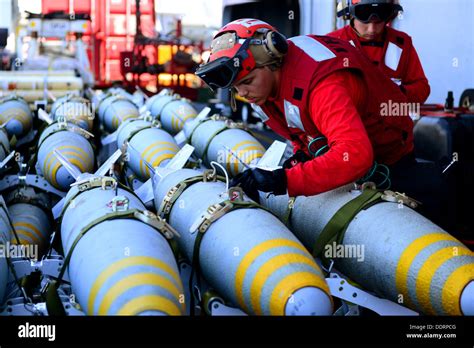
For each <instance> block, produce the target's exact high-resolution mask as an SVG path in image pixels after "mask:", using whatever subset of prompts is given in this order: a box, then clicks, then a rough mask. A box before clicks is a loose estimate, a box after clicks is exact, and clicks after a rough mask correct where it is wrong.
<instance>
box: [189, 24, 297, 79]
mask: <svg viewBox="0 0 474 348" xmlns="http://www.w3.org/2000/svg"><path fill="white" fill-rule="evenodd" d="M287 50H288V43H287V41H286V38H285V37H284V36H283V35H282V34H280V33H279V32H278V31H277V30H276V29H275V28H274V27H273V26H271V25H270V24H268V23H265V22H263V21H261V20H259V19H251V18H244V19H238V20H235V21H233V22H230V23H228V24H227V25H225V26H224V27H222V28H221V29H220V30H219V32H218V33H217V34H216V35H215V36H214V39H213V40H212V44H211V55H210V57H209V60H208V61H207V62H206V63H205V64H202V65H201V66H200V67H199V68H198V70H197V71H196V75H197V76H199V77H200V78H201V79H202V80H203V81H204V82H206V83H207V84H208V85H209V86H210V87H211V88H228V87H230V86H231V85H232V84H233V83H234V82H235V81H238V80H240V79H242V78H244V77H245V76H246V75H247V74H249V73H250V71H252V70H253V69H254V68H256V67H262V66H265V65H269V64H273V63H276V62H279V61H281V59H282V57H283V56H284V55H285V53H286V52H287Z"/></svg>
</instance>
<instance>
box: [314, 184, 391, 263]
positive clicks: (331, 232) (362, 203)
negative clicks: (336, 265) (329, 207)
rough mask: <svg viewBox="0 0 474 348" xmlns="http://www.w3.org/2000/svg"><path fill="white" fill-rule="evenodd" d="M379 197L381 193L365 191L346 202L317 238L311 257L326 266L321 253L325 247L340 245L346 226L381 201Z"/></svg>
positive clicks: (370, 190)
mask: <svg viewBox="0 0 474 348" xmlns="http://www.w3.org/2000/svg"><path fill="white" fill-rule="evenodd" d="M381 197H382V192H380V191H376V190H372V189H365V190H364V191H363V192H362V193H361V194H360V195H359V196H357V197H356V198H354V199H353V200H351V201H349V202H347V203H346V204H345V205H344V206H343V207H342V208H340V209H339V210H338V211H337V212H336V213H335V214H334V216H333V217H332V218H331V220H329V222H328V223H327V225H326V226H325V227H324V229H323V230H322V231H321V233H320V235H319V236H318V239H317V240H316V243H315V245H314V248H313V256H314V257H321V259H322V260H323V263H325V264H327V260H326V259H325V257H324V253H323V250H324V248H325V246H326V245H327V244H330V243H332V242H333V241H336V242H337V243H341V242H342V240H343V238H344V233H345V231H346V229H347V226H349V224H350V223H351V221H352V220H353V219H354V217H355V216H356V215H357V214H358V213H359V212H360V211H361V210H363V209H367V208H369V207H370V206H372V205H374V204H376V203H379V202H380V201H382V198H381Z"/></svg>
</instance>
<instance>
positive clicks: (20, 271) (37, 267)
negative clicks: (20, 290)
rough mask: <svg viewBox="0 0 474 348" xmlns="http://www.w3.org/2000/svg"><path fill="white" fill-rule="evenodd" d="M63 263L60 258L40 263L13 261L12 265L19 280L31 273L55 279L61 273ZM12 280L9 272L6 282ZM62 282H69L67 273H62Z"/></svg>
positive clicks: (21, 260)
mask: <svg viewBox="0 0 474 348" xmlns="http://www.w3.org/2000/svg"><path fill="white" fill-rule="evenodd" d="M63 262H64V260H63V258H62V257H54V258H48V259H45V260H41V261H31V260H23V259H13V260H12V265H13V269H14V271H15V273H16V276H17V278H19V279H20V278H23V277H26V276H28V275H30V274H31V273H33V272H41V274H42V275H43V276H50V277H53V278H57V277H58V276H59V272H60V271H61V267H62V265H63ZM14 280H15V279H14V277H13V274H12V272H10V275H9V280H8V281H9V282H12V281H14ZM63 280H64V281H66V282H69V275H68V274H67V272H65V273H64V275H63Z"/></svg>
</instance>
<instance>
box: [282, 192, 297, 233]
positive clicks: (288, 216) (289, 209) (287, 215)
mask: <svg viewBox="0 0 474 348" xmlns="http://www.w3.org/2000/svg"><path fill="white" fill-rule="evenodd" d="M295 201H296V197H290V198H289V199H288V206H287V208H286V212H285V215H283V223H284V224H285V225H286V227H288V228H290V229H291V214H292V213H293V207H294V206H295Z"/></svg>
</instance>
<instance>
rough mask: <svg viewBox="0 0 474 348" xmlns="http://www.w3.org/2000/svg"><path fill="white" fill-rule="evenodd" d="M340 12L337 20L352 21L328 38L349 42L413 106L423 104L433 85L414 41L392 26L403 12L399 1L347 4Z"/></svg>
mask: <svg viewBox="0 0 474 348" xmlns="http://www.w3.org/2000/svg"><path fill="white" fill-rule="evenodd" d="M341 7H342V8H341ZM339 9H340V10H339V11H338V17H341V16H343V17H344V18H347V19H350V24H349V25H347V26H345V27H343V28H341V29H339V30H336V31H334V32H332V33H329V34H327V35H328V36H331V37H335V38H338V39H342V40H346V41H349V42H350V43H351V44H352V45H353V46H355V47H357V48H358V49H359V50H361V51H362V52H364V54H365V55H366V56H367V57H368V58H369V59H370V60H371V61H372V62H373V64H374V65H377V66H378V67H379V68H380V69H381V70H382V71H383V72H384V73H385V74H386V75H387V76H388V77H390V78H391V79H392V81H394V82H395V83H396V84H397V85H399V86H400V89H401V90H402V92H403V93H404V94H405V95H406V96H407V98H408V101H409V102H410V103H420V104H422V103H424V102H425V101H426V99H427V98H428V96H429V95H430V85H429V83H428V80H427V78H426V76H425V73H424V71H423V67H422V65H421V62H420V59H419V58H418V54H417V52H416V50H415V47H414V46H413V42H412V39H411V37H410V36H408V35H407V34H406V33H404V32H401V31H398V30H395V29H393V28H392V27H390V26H389V24H390V22H391V21H392V20H393V19H395V18H396V16H397V15H398V13H399V12H400V11H403V8H402V7H401V6H400V5H399V3H398V0H348V2H345V1H343V2H341V3H340V7H339Z"/></svg>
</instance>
